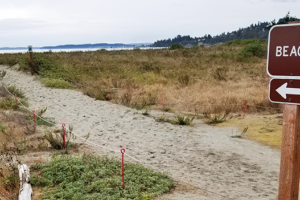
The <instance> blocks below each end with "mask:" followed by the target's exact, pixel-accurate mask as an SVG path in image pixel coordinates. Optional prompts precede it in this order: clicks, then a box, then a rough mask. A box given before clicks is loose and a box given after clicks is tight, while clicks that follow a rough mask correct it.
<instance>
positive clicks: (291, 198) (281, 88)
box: [267, 24, 300, 200]
mask: <svg viewBox="0 0 300 200" xmlns="http://www.w3.org/2000/svg"><path fill="white" fill-rule="evenodd" d="M299 35H300V24H288V25H279V26H274V27H273V28H272V29H271V30H270V33H269V46H268V61H267V72H268V74H269V75H270V76H272V77H274V78H273V79H272V80H271V81H270V87H269V99H270V101H271V102H274V103H284V104H287V105H284V108H283V129H282V144H281V161H280V175H279V189H278V200H298V196H299V178H300V158H299V156H300V70H299V66H300V59H299V57H300V38H299ZM289 104H291V105H289Z"/></svg>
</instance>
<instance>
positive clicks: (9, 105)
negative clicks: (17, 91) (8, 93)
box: [0, 97, 19, 110]
mask: <svg viewBox="0 0 300 200" xmlns="http://www.w3.org/2000/svg"><path fill="white" fill-rule="evenodd" d="M0 108H2V109H5V110H7V109H13V110H17V109H19V105H18V104H16V101H15V100H14V99H13V98H11V97H5V98H3V99H1V100H0Z"/></svg>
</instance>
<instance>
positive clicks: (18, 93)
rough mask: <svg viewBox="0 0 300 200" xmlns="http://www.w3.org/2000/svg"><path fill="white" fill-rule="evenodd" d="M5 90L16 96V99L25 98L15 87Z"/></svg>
mask: <svg viewBox="0 0 300 200" xmlns="http://www.w3.org/2000/svg"><path fill="white" fill-rule="evenodd" d="M7 90H8V91H9V92H10V93H12V94H13V95H17V97H18V98H25V95H24V92H23V91H21V90H20V89H18V88H16V86H14V85H13V86H8V87H7Z"/></svg>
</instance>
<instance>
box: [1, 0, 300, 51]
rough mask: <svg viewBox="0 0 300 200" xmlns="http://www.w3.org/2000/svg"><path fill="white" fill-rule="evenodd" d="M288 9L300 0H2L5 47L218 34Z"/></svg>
mask: <svg viewBox="0 0 300 200" xmlns="http://www.w3.org/2000/svg"><path fill="white" fill-rule="evenodd" d="M289 11H290V13H291V16H297V17H300V0H0V47H20V46H21V47H22V46H25V47H26V46H28V45H29V44H31V45H33V46H35V47H40V46H47V45H60V44H86V43H102V42H105V43H119V42H122V43H140V42H149V43H152V42H154V41H156V40H158V39H167V38H173V37H175V36H177V35H178V34H180V35H190V36H192V37H200V36H203V35H205V34H211V35H212V36H213V35H216V34H221V33H222V32H231V31H234V30H237V29H239V27H246V26H249V25H250V24H252V23H257V22H258V21H271V20H273V19H276V20H278V19H279V18H280V17H283V16H284V15H286V14H287V12H289ZM297 12H298V13H297Z"/></svg>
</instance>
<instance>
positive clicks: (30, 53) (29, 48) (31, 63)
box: [28, 45, 33, 75]
mask: <svg viewBox="0 0 300 200" xmlns="http://www.w3.org/2000/svg"><path fill="white" fill-rule="evenodd" d="M28 51H29V55H30V65H31V75H33V62H32V46H31V45H29V46H28Z"/></svg>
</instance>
